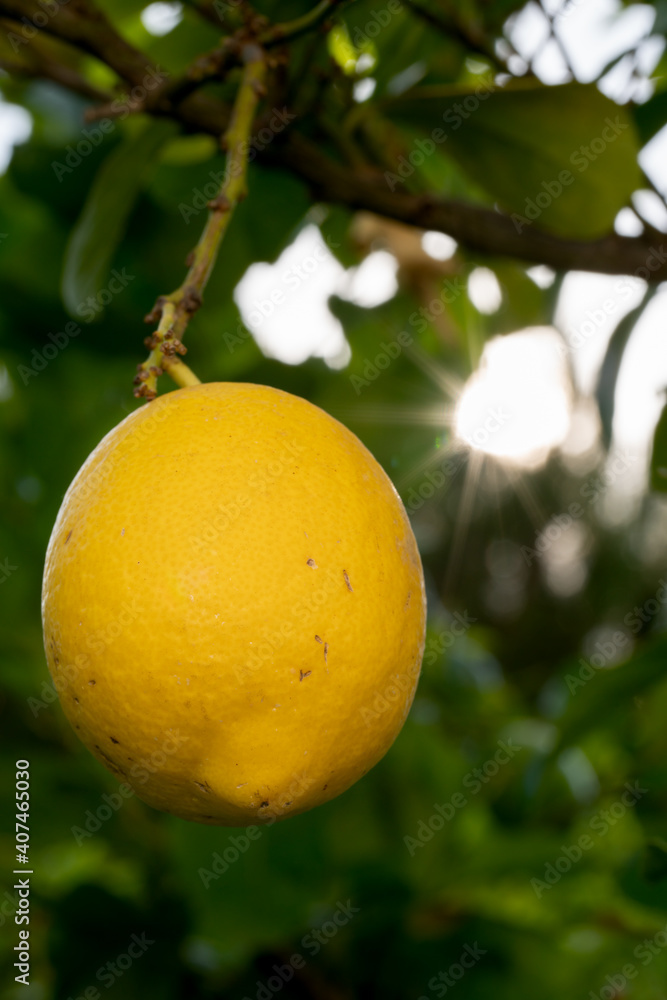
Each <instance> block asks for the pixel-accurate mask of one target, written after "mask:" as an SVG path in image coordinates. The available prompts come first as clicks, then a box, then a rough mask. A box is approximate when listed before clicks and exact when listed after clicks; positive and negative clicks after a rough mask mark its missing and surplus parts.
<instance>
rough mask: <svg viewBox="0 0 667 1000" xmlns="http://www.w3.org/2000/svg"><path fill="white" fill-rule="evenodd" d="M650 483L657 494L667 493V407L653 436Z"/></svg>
mask: <svg viewBox="0 0 667 1000" xmlns="http://www.w3.org/2000/svg"><path fill="white" fill-rule="evenodd" d="M650 482H651V489H652V490H654V491H655V492H656V493H667V406H665V408H664V410H663V411H662V413H661V414H660V419H659V420H658V424H657V427H656V429H655V434H654V435H653V453H652V455H651V480H650Z"/></svg>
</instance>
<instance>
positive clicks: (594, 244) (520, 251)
mask: <svg viewBox="0 0 667 1000" xmlns="http://www.w3.org/2000/svg"><path fill="white" fill-rule="evenodd" d="M322 6H323V5H321V4H320V5H318V7H319V9H322ZM331 6H334V4H333V3H332V4H331ZM35 14H41V17H40V19H39V20H40V21H41V20H43V10H42V8H40V7H38V6H37V3H36V0H0V17H7V18H10V19H11V20H12V21H15V22H20V20H21V18H27V19H28V20H30V21H31V20H32V17H34V15H35ZM17 30H20V28H19V29H17ZM40 30H43V31H44V32H47V33H48V34H50V35H52V36H54V37H56V38H59V39H61V40H62V41H65V42H67V43H69V44H70V45H73V46H75V47H76V48H78V49H79V50H81V51H84V52H87V53H89V54H92V55H94V56H96V57H97V58H98V59H99V60H100V61H102V62H103V63H105V64H106V65H107V66H109V67H111V68H112V69H113V70H114V71H115V72H116V73H117V74H118V76H119V77H120V79H121V80H123V81H124V82H125V83H126V84H128V85H130V86H136V85H138V84H140V83H141V82H142V80H144V78H145V76H146V74H147V73H148V72H150V71H151V70H154V71H158V70H159V67H156V66H155V65H154V64H153V63H152V61H151V60H150V59H149V58H148V57H147V56H146V55H145V54H143V53H142V52H140V51H139V50H138V49H136V48H134V47H133V46H132V45H130V44H129V43H128V42H127V41H126V40H125V39H123V38H122V37H121V36H120V35H119V34H118V33H117V32H116V30H115V28H114V27H113V25H112V24H111V22H110V21H109V20H108V19H107V18H106V17H105V15H104V14H102V13H101V12H100V11H98V10H97V9H96V8H95V7H94V5H93V4H92V2H91V0H69V3H68V4H67V6H64V7H61V8H60V9H59V10H58V13H57V14H55V16H53V17H51V18H50V19H49V21H48V23H47V24H46V25H45V26H44V27H41V28H40ZM72 89H74V88H72ZM150 112H151V113H152V114H154V115H160V116H167V117H171V118H174V119H175V120H177V121H179V122H181V124H182V125H183V126H184V128H185V129H186V130H187V131H189V132H207V133H209V134H211V135H214V136H216V137H219V136H220V135H221V134H222V133H224V131H225V130H226V128H227V127H228V124H229V118H230V108H229V107H228V106H227V105H226V104H225V103H224V102H222V101H220V100H218V99H217V98H213V97H210V96H208V95H207V94H200V93H194V94H190V95H189V96H188V97H187V98H186V99H185V100H181V101H179V102H169V101H168V100H166V101H165V102H163V103H162V104H160V106H159V107H155V108H151V109H150ZM258 159H259V161H260V162H263V163H265V164H266V165H267V166H272V167H279V168H287V169H289V170H290V171H292V172H293V173H294V174H296V175H297V176H299V177H301V178H302V179H303V180H304V181H306V182H307V183H308V184H309V186H310V187H311V189H312V190H313V192H314V193H315V195H316V196H317V197H318V198H320V199H322V200H323V201H328V202H331V203H335V204H339V205H344V206H346V207H348V208H351V209H365V210H367V211H370V212H375V213H376V214H378V215H383V216H386V217H387V218H391V219H396V220H397V221H399V222H404V223H407V224H409V225H413V226H417V227H419V228H422V229H432V230H437V231H439V232H443V233H446V234H447V235H449V236H452V237H453V238H454V239H455V240H457V241H458V242H459V243H461V244H462V245H463V246H465V247H468V248H470V249H471V250H474V251H477V252H478V253H482V254H489V255H492V256H502V257H514V258H517V259H519V260H522V261H526V262H529V263H534V264H546V265H548V266H549V267H552V268H553V269H554V270H556V271H563V270H581V271H594V272H600V273H605V274H627V275H637V276H638V277H642V278H645V279H646V280H648V281H651V282H657V281H665V280H667V253H665V250H664V243H667V236H665V237H664V241H663V239H662V234H658V236H656V234H655V233H649V232H647V233H644V234H643V235H641V236H637V237H626V236H619V235H617V234H616V233H610V234H608V235H606V236H604V237H602V238H600V239H597V240H573V239H566V238H563V237H559V236H555V235H553V234H551V233H548V232H544V231H542V230H540V229H539V227H537V226H534V225H530V226H526V227H523V228H522V230H521V232H518V231H517V228H516V227H515V225H514V223H513V222H512V220H511V219H510V218H509V216H507V215H504V214H503V213H501V212H499V211H494V210H492V209H488V208H483V207H479V206H476V205H471V204H467V203H464V202H461V201H456V200H454V199H446V198H438V197H436V196H431V195H414V194H410V193H408V192H404V191H391V190H390V189H389V187H388V185H387V184H386V182H385V180H384V177H383V176H382V175H381V174H380V173H374V172H370V171H362V170H359V169H355V168H353V167H350V166H344V165H342V164H341V163H339V162H337V161H336V160H334V159H332V158H331V157H330V156H328V155H326V154H325V153H323V152H322V151H321V149H320V148H319V147H318V146H317V145H315V144H314V143H313V142H311V141H310V140H308V139H307V138H306V137H305V136H304V135H302V134H300V133H299V132H298V131H297V130H296V129H295V128H294V126H292V127H291V128H290V130H289V131H286V132H285V133H284V134H283V135H281V136H278V137H276V138H275V139H274V141H273V143H272V144H271V145H270V146H268V147H267V148H266V149H265V150H264V151H263V152H262V153H260V155H259V157H258Z"/></svg>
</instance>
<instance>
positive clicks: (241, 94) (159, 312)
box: [134, 42, 266, 400]
mask: <svg viewBox="0 0 667 1000" xmlns="http://www.w3.org/2000/svg"><path fill="white" fill-rule="evenodd" d="M241 59H242V62H243V76H242V79H241V83H240V85H239V89H238V91H237V94H236V100H235V101H234V106H233V109H232V113H231V117H230V119H229V124H228V126H227V129H226V131H225V133H224V135H223V137H222V140H221V145H222V147H223V149H225V150H226V151H227V162H226V165H225V176H224V178H223V180H222V184H221V185H220V190H219V192H218V194H217V195H216V197H215V198H213V200H212V201H210V202H209V203H208V208H209V214H208V219H207V220H206V225H205V227H204V230H203V232H202V234H201V237H200V239H199V242H198V243H197V246H196V247H195V248H194V250H193V251H192V252H191V253H190V254H189V256H188V259H187V261H186V263H187V264H188V266H189V270H188V273H187V274H186V276H185V279H184V281H183V283H182V284H181V285H180V287H179V288H177V289H176V291H174V292H171V293H170V294H169V295H161V296H160V297H159V298H158V300H157V302H156V303H155V305H154V307H153V309H152V310H151V312H150V313H149V314H148V316H146V322H147V323H154V322H155V321H156V320H159V325H158V328H157V330H156V331H155V333H153V334H152V336H150V337H147V338H146V340H145V341H144V343H145V344H146V346H147V347H148V348H150V354H149V355H148V358H147V359H146V361H144V363H143V364H141V365H138V366H137V375H136V376H135V379H134V384H135V389H134V395H135V396H143V397H145V398H146V399H149V400H150V399H154V398H155V396H156V395H157V380H158V377H159V376H160V375H161V374H162V373H163V372H167V373H168V374H169V375H171V377H172V378H173V380H174V381H175V382H176V384H177V385H179V386H186V385H198V384H199V379H198V378H197V376H196V375H195V374H194V372H192V371H191V370H190V369H189V368H188V366H187V365H186V364H184V362H183V361H182V360H181V358H180V357H177V356H176V355H183V354H185V353H186V350H187V348H185V347H184V346H183V343H182V336H183V333H184V332H185V329H186V327H187V325H188V323H189V321H190V317H191V316H192V315H193V314H194V313H195V312H196V311H197V309H199V307H200V305H201V304H202V296H203V292H204V288H205V287H206V283H207V282H208V279H209V278H210V276H211V271H212V270H213V267H214V265H215V261H216V258H217V256H218V251H219V249H220V244H221V243H222V239H223V237H224V235H225V233H226V231H227V228H228V226H229V223H230V220H231V217H232V213H233V211H234V209H235V208H236V206H237V205H238V203H239V202H240V201H243V199H244V198H245V197H246V195H247V193H248V183H247V175H248V151H249V148H250V143H249V139H250V133H251V130H252V124H253V121H254V119H255V112H256V110H257V105H258V103H259V101H260V99H261V98H262V97H264V95H265V93H266V91H265V88H264V80H265V78H266V55H265V52H264V50H263V48H262V47H261V46H260V45H258V44H257V43H256V42H247V43H246V44H245V45H244V46H243V50H242V53H241Z"/></svg>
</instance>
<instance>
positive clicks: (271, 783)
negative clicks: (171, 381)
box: [42, 383, 425, 826]
mask: <svg viewBox="0 0 667 1000" xmlns="http://www.w3.org/2000/svg"><path fill="white" fill-rule="evenodd" d="M42 609H43V623H44V640H45V647H46V653H47V659H48V663H49V669H50V671H51V675H52V677H53V680H54V684H55V687H56V689H57V690H58V692H59V694H60V700H61V703H62V707H63V709H64V712H65V714H66V716H67V718H68V719H69V721H70V722H71V724H72V725H73V727H74V728H75V730H76V732H77V733H78V735H79V737H80V738H81V740H82V741H83V742H84V743H85V744H86V746H87V747H88V748H89V749H90V750H91V751H92V753H93V754H95V756H96V757H97V758H98V759H99V760H100V761H101V762H102V763H103V764H105V765H106V766H107V767H108V768H109V769H110V770H111V771H112V772H113V773H114V774H115V775H116V776H117V777H118V778H119V780H121V781H122V782H125V783H127V785H129V786H130V787H131V788H132V789H133V790H134V791H135V792H136V794H137V795H138V796H139V797H140V798H141V799H143V800H144V801H145V802H147V803H149V804H150V805H152V806H154V807H156V808H157V809H162V810H165V811H166V812H169V813H173V814H174V815H176V816H181V817H184V818H185V819H190V820H195V821H197V822H200V823H218V824H223V825H229V826H241V825H246V824H249V823H256V822H273V821H275V820H276V819H282V818H284V817H285V816H288V815H293V814H295V813H299V812H303V811H305V810H306V809H310V808H312V807H313V806H316V805H318V804H320V803H322V802H325V801H327V800H328V799H331V798H333V797H334V796H336V795H339V794H340V793H341V792H343V791H344V790H345V789H346V788H348V787H349V786H350V785H351V784H353V783H354V782H355V781H357V780H358V779H359V778H360V777H361V776H362V775H363V774H365V773H366V772H367V771H368V770H369V769H370V768H371V767H373V765H374V764H376V763H377V761H378V760H380V758H381V757H382V756H383V755H384V754H385V753H386V751H387V750H388V749H389V747H390V746H391V744H392V742H393V741H394V739H395V738H396V736H397V734H398V732H399V731H400V729H401V726H402V725H403V722H404V720H405V717H406V715H407V712H408V710H409V708H410V704H411V702H412V699H413V696H414V691H415V687H416V684H417V680H418V676H419V670H420V665H421V658H422V653H423V644H424V631H425V597H424V581H423V574H422V568H421V563H420V559H419V553H418V551H417V546H416V543H415V539H414V536H413V534H412V531H411V528H410V524H409V521H408V518H407V516H406V514H405V511H404V509H403V506H402V504H401V501H400V499H399V497H398V494H397V493H396V491H395V489H394V488H393V486H392V484H391V482H390V480H389V479H388V477H387V476H386V474H385V473H384V472H383V470H382V469H381V468H380V466H379V465H378V463H377V462H376V460H375V459H374V458H373V456H372V455H371V454H370V452H368V451H367V449H366V448H365V447H364V446H363V445H362V444H361V442H360V441H359V440H358V438H356V437H355V436H354V435H353V434H352V433H351V432H350V431H349V430H347V429H346V428H345V427H343V426H342V425H341V424H340V423H338V421H336V420H334V419H333V418H332V417H330V416H329V415H328V414H326V413H324V412H323V411H322V410H320V409H319V408H318V407H316V406H313V405H312V404H311V403H308V402H306V401H305V400H303V399H300V398H298V397H296V396H293V395H290V394H289V393H285V392H281V391H280V390H277V389H272V388H267V387H265V386H259V385H243V384H233V383H208V384H204V385H198V386H194V387H190V388H186V389H180V390H178V391H176V392H172V393H169V394H167V395H164V396H161V397H159V398H158V399H156V400H155V401H154V402H152V403H151V404H150V405H147V406H145V407H143V408H141V409H139V410H137V411H136V412H134V413H132V414H131V415H130V416H129V417H127V419H126V420H124V421H123V422H122V423H121V424H119V426H118V427H116V428H114V430H112V431H111V432H110V433H109V434H108V435H107V436H106V437H105V438H104V440H103V441H102V442H101V443H100V444H99V446H98V447H97V448H96V449H95V451H94V452H93V453H92V454H91V455H90V457H89V458H88V460H87V461H86V462H85V464H84V465H83V467H82V469H81V470H80V472H79V473H78V475H77V476H76V478H75V480H74V482H73V483H72V485H71V486H70V488H69V490H68V492H67V494H66V496H65V498H64V500H63V504H62V507H61V509H60V512H59V514H58V518H57V520H56V524H55V526H54V529H53V534H52V536H51V541H50V543H49V549H48V553H47V558H46V568H45V575H44V588H43V597H42ZM128 794H131V793H129V791H128Z"/></svg>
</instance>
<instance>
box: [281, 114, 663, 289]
mask: <svg viewBox="0 0 667 1000" xmlns="http://www.w3.org/2000/svg"><path fill="white" fill-rule="evenodd" d="M265 155H268V156H269V157H270V158H271V159H273V161H274V162H275V163H276V164H280V165H282V166H286V167H288V168H289V169H290V170H292V171H293V172H294V173H296V174H298V175H299V176H301V177H302V178H303V179H304V180H306V181H307V182H308V183H309V184H310V186H311V187H312V189H313V191H314V192H315V193H316V195H317V196H318V197H319V198H321V199H322V200H323V201H329V202H333V203H336V204H339V205H346V206H347V207H348V208H355V209H365V210H367V211H370V212H375V213H376V214H378V215H384V216H386V217H387V218H390V219H396V220H397V221H399V222H405V223H407V224H409V225H413V226H418V227H419V228H420V229H432V230H437V231H438V232H442V233H446V234H447V235H448V236H451V237H453V238H454V239H455V240H457V241H458V242H459V243H461V244H462V245H463V246H466V247H469V248H470V249H471V250H476V251H478V252H481V253H484V254H490V255H495V256H503V257H516V258H518V259H519V260H523V261H526V262H530V263H534V264H546V265H548V266H549V267H552V268H553V269H554V270H556V271H564V270H574V271H595V272H599V273H602V274H633V275H634V274H636V275H638V276H639V277H642V278H645V279H647V280H649V281H665V280H667V251H666V250H664V249H663V243H662V242H656V241H651V240H650V239H648V238H647V237H646V236H636V237H627V236H619V235H617V234H616V233H610V234H609V235H607V236H603V237H601V238H600V239H597V240H573V239H567V238H564V237H561V236H555V235H553V234H551V233H546V232H544V231H542V230H540V229H538V228H537V227H535V226H532V225H527V226H524V227H522V229H521V232H519V231H518V230H517V228H516V226H515V225H514V222H513V221H512V219H511V218H510V217H509V216H508V215H504V214H502V213H501V212H496V211H493V210H492V209H488V208H481V207H479V206H477V205H470V204H467V203H466V202H462V201H456V200H454V199H445V198H437V197H435V196H431V195H413V194H406V193H403V192H398V191H391V190H390V189H389V187H388V185H387V184H386V182H385V180H384V177H383V176H382V175H379V174H378V175H376V176H375V177H369V175H368V173H361V172H359V171H354V170H351V169H349V168H348V167H345V166H342V165H341V164H339V163H337V162H335V161H334V160H332V159H330V158H329V157H328V156H326V155H325V154H324V153H322V152H321V151H320V149H319V148H318V147H317V146H316V145H315V144H314V143H312V142H310V141H309V140H308V139H306V138H305V137H304V136H302V135H300V134H299V133H298V132H295V131H291V132H290V133H289V135H286V136H285V139H284V141H282V142H281V143H280V144H279V148H278V149H276V150H275V151H274V150H272V149H269V150H267V153H266V154H265ZM664 240H665V242H667V235H666V236H665V237H664Z"/></svg>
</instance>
